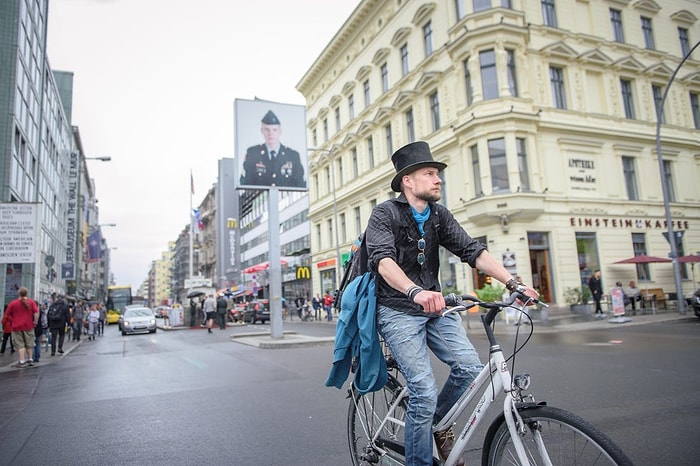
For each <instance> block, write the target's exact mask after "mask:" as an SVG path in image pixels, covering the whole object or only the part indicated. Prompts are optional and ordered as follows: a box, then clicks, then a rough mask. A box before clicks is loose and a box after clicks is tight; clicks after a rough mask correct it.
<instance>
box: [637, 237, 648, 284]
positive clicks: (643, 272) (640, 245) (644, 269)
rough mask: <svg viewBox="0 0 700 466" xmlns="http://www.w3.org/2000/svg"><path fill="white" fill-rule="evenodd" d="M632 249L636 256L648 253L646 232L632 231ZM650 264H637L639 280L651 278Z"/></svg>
mask: <svg viewBox="0 0 700 466" xmlns="http://www.w3.org/2000/svg"><path fill="white" fill-rule="evenodd" d="M632 250H633V251H634V255H635V256H644V255H646V253H647V242H646V238H645V236H644V233H632ZM650 277H651V275H650V274H649V264H637V280H638V281H649V280H651V278H650Z"/></svg>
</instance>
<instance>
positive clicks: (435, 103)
mask: <svg viewBox="0 0 700 466" xmlns="http://www.w3.org/2000/svg"><path fill="white" fill-rule="evenodd" d="M429 99H430V120H431V121H432V123H433V131H437V130H439V129H440V101H439V100H438V93H437V91H435V92H433V93H432V94H430V97H429Z"/></svg>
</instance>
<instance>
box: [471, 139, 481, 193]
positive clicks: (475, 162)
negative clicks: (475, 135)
mask: <svg viewBox="0 0 700 466" xmlns="http://www.w3.org/2000/svg"><path fill="white" fill-rule="evenodd" d="M471 153H472V177H473V178H474V197H481V196H483V195H484V190H483V189H482V188H481V169H480V167H479V149H478V148H477V146H476V144H474V145H473V146H472V147H471Z"/></svg>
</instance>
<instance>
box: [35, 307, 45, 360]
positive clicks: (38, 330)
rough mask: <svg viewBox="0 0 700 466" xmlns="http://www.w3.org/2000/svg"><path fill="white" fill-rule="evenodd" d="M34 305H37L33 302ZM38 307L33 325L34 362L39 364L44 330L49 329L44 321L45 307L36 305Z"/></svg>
mask: <svg viewBox="0 0 700 466" xmlns="http://www.w3.org/2000/svg"><path fill="white" fill-rule="evenodd" d="M35 304H37V303H36V302H35ZM37 306H38V307H39V318H38V319H37V320H36V324H35V325H34V356H33V358H32V359H34V362H39V360H40V359H41V340H42V337H43V336H44V334H45V333H46V330H47V329H48V327H49V324H48V321H47V320H46V305H45V304H42V305H38V304H37Z"/></svg>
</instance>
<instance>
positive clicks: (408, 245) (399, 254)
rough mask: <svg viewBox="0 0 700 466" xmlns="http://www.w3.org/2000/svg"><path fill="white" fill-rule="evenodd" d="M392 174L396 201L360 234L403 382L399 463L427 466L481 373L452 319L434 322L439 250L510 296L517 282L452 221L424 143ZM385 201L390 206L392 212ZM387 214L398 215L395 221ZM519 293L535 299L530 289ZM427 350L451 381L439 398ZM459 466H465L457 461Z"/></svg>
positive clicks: (409, 150)
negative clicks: (437, 426)
mask: <svg viewBox="0 0 700 466" xmlns="http://www.w3.org/2000/svg"><path fill="white" fill-rule="evenodd" d="M391 160H392V162H393V164H394V168H395V169H396V175H395V176H394V178H393V180H392V182H391V188H392V190H394V191H395V192H401V194H400V195H399V196H398V197H397V198H396V199H392V200H389V201H386V202H384V203H382V204H379V205H377V206H376V207H375V208H374V210H373V211H372V215H371V217H370V219H369V222H368V226H367V229H366V233H365V238H366V244H367V252H368V256H369V268H370V270H371V271H372V272H373V273H374V274H375V275H376V277H377V279H376V286H377V325H378V328H379V331H380V333H381V334H382V336H383V338H384V340H385V341H386V343H387V345H388V346H389V349H390V350H391V352H392V354H393V356H394V358H395V360H396V362H397V363H398V366H399V369H400V370H401V372H402V374H403V375H404V377H405V378H406V385H407V387H408V389H409V401H408V407H407V410H406V426H405V447H406V465H426V466H427V465H432V464H433V441H432V437H431V435H433V424H434V422H436V421H437V420H439V419H440V418H441V417H442V416H444V415H445V414H446V412H447V410H449V408H450V407H451V406H452V405H453V404H454V403H455V402H456V401H457V399H458V398H459V397H460V396H461V395H462V393H463V392H464V391H465V390H466V389H467V388H468V387H469V385H470V383H471V382H472V380H473V379H474V377H475V376H476V375H477V374H478V373H479V371H480V370H481V369H482V368H483V365H482V364H481V361H480V360H479V356H478V354H477V352H476V350H475V349H474V346H473V345H472V344H471V342H470V341H469V340H468V339H467V335H466V331H465V329H464V326H463V325H462V320H461V317H460V316H459V315H455V314H450V315H446V316H444V317H441V314H442V310H443V309H444V308H445V300H444V297H443V295H442V294H441V292H440V283H439V281H438V273H439V267H440V261H439V246H443V247H445V248H446V249H447V250H449V251H450V252H452V253H453V254H455V255H457V256H458V257H459V258H460V259H461V260H462V262H466V263H468V264H469V265H470V266H472V267H476V268H478V269H479V270H481V271H483V272H484V273H486V274H487V275H489V276H491V277H493V278H495V279H497V280H499V281H501V282H503V283H505V284H506V288H508V290H510V291H513V290H515V288H516V286H518V285H519V284H518V283H517V281H516V280H515V279H514V278H513V277H512V276H511V274H510V273H509V272H508V271H507V270H506V269H505V268H504V267H503V265H502V264H500V263H499V262H498V261H497V260H496V259H495V258H494V257H493V256H491V255H490V254H489V253H488V251H487V250H486V247H485V246H484V245H483V244H481V243H479V242H478V241H476V240H474V239H473V238H471V237H470V236H469V234H468V233H467V232H466V231H465V230H464V229H463V228H462V227H461V226H460V225H459V223H457V221H456V220H455V218H454V217H453V216H452V214H451V213H450V212H449V210H448V209H447V208H446V207H444V206H442V205H440V204H437V201H439V200H440V198H441V185H442V180H441V178H440V171H441V170H443V169H444V168H445V167H446V166H447V165H446V164H444V163H442V162H437V161H435V160H433V157H432V154H431V152H430V147H429V146H428V144H427V143H425V142H414V143H411V144H408V145H406V146H404V147H402V148H400V149H399V150H397V151H396V152H395V153H394V154H393V155H392V157H391ZM388 202H394V203H396V206H395V207H397V208H392V206H390V205H388V204H387V203H388ZM393 212H398V217H396V215H394V213H393ZM525 294H527V295H529V296H532V297H537V296H538V294H537V292H536V291H535V290H533V289H532V288H526V289H525ZM428 348H430V350H431V351H432V352H433V353H434V354H435V355H436V356H437V357H438V358H439V359H440V360H441V361H442V362H444V363H445V364H448V365H449V366H450V375H449V377H448V379H447V381H446V382H445V385H444V386H443V388H442V390H441V391H440V393H439V394H438V387H437V383H436V381H435V377H434V375H433V371H432V368H431V365H430V355H429V353H428ZM434 435H435V440H436V443H437V445H438V450H439V454H440V457H441V459H442V460H443V461H444V460H445V458H447V456H448V455H449V453H450V451H451V449H452V445H453V441H454V433H453V432H452V429H451V428H450V429H448V430H446V431H443V432H435V434H434ZM460 464H464V462H463V461H462V462H461V463H460Z"/></svg>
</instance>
